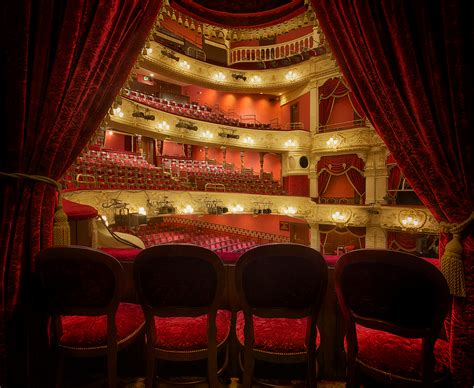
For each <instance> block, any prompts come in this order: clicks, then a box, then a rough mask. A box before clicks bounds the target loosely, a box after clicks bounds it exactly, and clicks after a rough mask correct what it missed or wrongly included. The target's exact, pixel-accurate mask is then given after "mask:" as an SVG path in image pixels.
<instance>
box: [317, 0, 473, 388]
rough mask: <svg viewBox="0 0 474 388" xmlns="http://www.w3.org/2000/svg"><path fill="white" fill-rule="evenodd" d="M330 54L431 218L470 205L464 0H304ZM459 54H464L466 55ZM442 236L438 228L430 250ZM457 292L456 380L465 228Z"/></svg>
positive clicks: (463, 351) (468, 233) (457, 375)
mask: <svg viewBox="0 0 474 388" xmlns="http://www.w3.org/2000/svg"><path fill="white" fill-rule="evenodd" d="M312 3H313V6H314V9H315V11H316V14H317V15H318V20H319V22H320V25H321V27H322V29H323V32H324V34H325V36H326V38H327V40H328V42H329V44H330V47H331V48H332V51H333V54H334V56H335V58H336V60H337V61H338V64H339V66H340V67H341V70H342V72H343V74H344V77H345V79H346V80H347V82H348V85H349V87H350V88H351V90H352V91H353V93H354V95H355V97H356V98H357V100H358V102H359V103H360V105H361V107H362V109H363V110H364V112H365V113H366V114H367V117H368V118H369V120H370V121H371V123H372V124H373V125H374V127H375V129H376V131H377V133H378V134H379V135H380V136H381V137H382V139H383V140H384V142H385V144H386V145H387V147H388V149H389V150H390V151H391V153H392V154H393V156H394V158H395V160H396V162H397V164H398V165H399V166H400V169H401V171H402V173H403V175H404V176H405V177H406V179H407V180H408V182H409V183H410V185H411V187H412V188H413V189H414V191H415V193H416V194H417V195H418V197H419V198H420V199H421V200H422V201H423V203H424V205H425V206H426V207H428V208H429V210H430V211H431V213H432V214H433V215H434V216H435V218H436V219H437V220H438V221H439V222H447V223H463V221H464V220H466V219H468V218H469V217H470V215H471V214H472V212H473V192H474V190H473V180H472V176H473V174H472V155H473V150H472V142H471V140H470V139H471V137H472V127H473V120H472V112H473V109H472V68H473V65H472V60H471V59H470V57H471V56H470V52H471V48H472V4H470V3H469V4H467V3H466V2H464V1H462V0H434V1H415V2H414V1H410V0H402V1H400V0H383V1H379V2H364V1H349V0H343V1H332V0H313V1H312ZM468 58H469V59H468ZM449 238H450V236H449V235H447V234H445V233H442V234H441V236H440V247H439V248H440V254H442V252H443V250H444V244H445V243H446V242H447V241H448V239H449ZM460 238H461V241H462V248H463V253H462V260H463V261H462V263H461V264H462V266H461V268H460V271H459V272H457V273H458V274H460V277H459V278H460V279H461V278H462V272H461V271H462V269H464V273H465V287H466V297H465V298H460V297H455V298H454V299H453V306H452V314H451V321H450V325H449V326H448V336H449V341H450V361H451V372H452V375H453V379H454V382H455V384H456V386H459V387H466V386H472V385H473V384H474V381H473V378H474V377H473V374H472V371H473V370H474V237H473V235H472V224H471V225H470V226H468V227H467V229H465V230H464V232H462V234H461V235H460Z"/></svg>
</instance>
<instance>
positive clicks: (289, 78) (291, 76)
mask: <svg viewBox="0 0 474 388" xmlns="http://www.w3.org/2000/svg"><path fill="white" fill-rule="evenodd" d="M296 78H298V73H297V72H296V71H294V70H290V71H289V72H288V73H286V75H285V79H286V80H287V81H293V80H295V79H296Z"/></svg>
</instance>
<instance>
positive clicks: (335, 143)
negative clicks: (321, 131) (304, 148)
mask: <svg viewBox="0 0 474 388" xmlns="http://www.w3.org/2000/svg"><path fill="white" fill-rule="evenodd" d="M326 144H327V145H328V146H329V147H333V148H336V147H337V146H338V145H339V139H337V138H334V137H330V138H329V140H328V141H327V142H326Z"/></svg>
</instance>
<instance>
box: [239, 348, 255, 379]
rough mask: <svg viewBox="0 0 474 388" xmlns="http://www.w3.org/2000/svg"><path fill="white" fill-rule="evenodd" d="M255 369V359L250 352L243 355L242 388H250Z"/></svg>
mask: <svg viewBox="0 0 474 388" xmlns="http://www.w3.org/2000/svg"><path fill="white" fill-rule="evenodd" d="M254 367H255V359H254V357H253V354H252V353H251V352H246V353H245V354H244V371H243V384H242V388H251V387H252V377H253V369H254Z"/></svg>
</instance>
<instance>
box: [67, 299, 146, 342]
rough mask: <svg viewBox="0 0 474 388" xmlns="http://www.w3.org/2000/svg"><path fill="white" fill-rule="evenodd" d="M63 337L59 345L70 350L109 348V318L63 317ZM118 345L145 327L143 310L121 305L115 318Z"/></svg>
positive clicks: (102, 316) (130, 305) (125, 304)
mask: <svg viewBox="0 0 474 388" xmlns="http://www.w3.org/2000/svg"><path fill="white" fill-rule="evenodd" d="M61 322H62V328H63V335H62V336H61V338H60V341H59V344H60V346H61V347H68V348H82V349H84V348H99V347H103V348H106V347H107V316H106V315H100V316H77V315H75V316H63V317H61ZM115 322H116V325H117V343H118V346H119V348H120V345H121V344H122V343H124V342H126V341H127V339H129V338H131V337H133V336H135V335H136V334H137V333H138V332H139V331H140V330H141V329H142V328H143V327H144V325H145V318H144V315H143V311H142V308H141V307H140V306H139V305H136V304H131V303H120V304H119V307H118V309H117V315H116V317H115Z"/></svg>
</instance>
